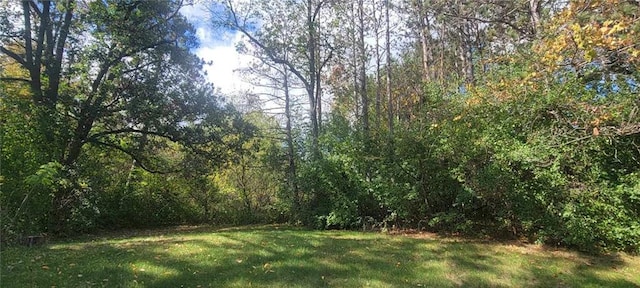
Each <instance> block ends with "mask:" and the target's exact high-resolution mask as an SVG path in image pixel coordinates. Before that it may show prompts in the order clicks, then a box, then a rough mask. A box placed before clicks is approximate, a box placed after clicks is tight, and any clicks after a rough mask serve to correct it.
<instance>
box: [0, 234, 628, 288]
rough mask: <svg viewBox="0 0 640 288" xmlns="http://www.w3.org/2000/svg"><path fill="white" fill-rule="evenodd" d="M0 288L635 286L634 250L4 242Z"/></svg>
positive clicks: (230, 239) (241, 237)
mask: <svg viewBox="0 0 640 288" xmlns="http://www.w3.org/2000/svg"><path fill="white" fill-rule="evenodd" d="M1 265H2V270H1V272H2V274H1V278H0V287H53V286H55V287H251V286H254V287H460V286H463V287H640V257H633V256H628V255H625V254H615V255H608V256H600V257H593V256H586V255H582V254H578V253H573V252H566V251H556V250H549V249H544V248H542V247H538V246H528V245H516V244H501V243H484V242H480V241H471V240H461V239H450V238H439V237H434V236H429V237H407V236H390V235H385V234H380V233H358V232H346V231H322V232H317V231H307V230H300V229H295V228H288V227H278V226H264V227H243V228H235V229H195V230H193V231H179V230H175V231H155V232H146V233H137V234H134V235H130V236H127V237H125V236H109V237H93V238H92V239H84V240H76V241H70V242H66V243H52V244H49V245H46V246H39V247H32V248H29V247H5V248H4V250H3V251H2V264H1Z"/></svg>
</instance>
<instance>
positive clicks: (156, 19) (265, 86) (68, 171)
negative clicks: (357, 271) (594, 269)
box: [0, 0, 640, 268]
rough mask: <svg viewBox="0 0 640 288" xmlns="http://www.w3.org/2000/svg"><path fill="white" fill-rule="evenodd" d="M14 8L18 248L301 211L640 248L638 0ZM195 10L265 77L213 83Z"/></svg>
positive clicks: (10, 188)
mask: <svg viewBox="0 0 640 288" xmlns="http://www.w3.org/2000/svg"><path fill="white" fill-rule="evenodd" d="M0 3H1V5H0V15H2V17H0V126H1V129H0V137H1V138H0V142H1V154H0V171H1V173H0V233H1V234H0V235H1V236H0V238H1V239H0V240H1V241H2V243H15V242H18V241H20V239H22V238H23V237H25V236H27V235H43V234H46V235H49V237H69V236H73V235H79V234H82V233H90V232H93V231H103V230H118V229H130V228H150V227H168V226H174V225H182V224H209V225H219V226H225V225H227V226H229V225H245V224H258V223H289V224H291V225H299V226H306V227H310V228H313V229H321V230H322V229H347V230H367V231H370V230H372V231H392V230H404V229H413V230H418V231H430V232H437V233H445V234H453V235H464V236H473V237H489V238H499V239H504V238H507V239H525V240H526V241H528V242H530V243H538V244H547V245H553V246H563V247H569V248H571V249H576V250H581V251H598V252H606V251H628V252H636V253H637V252H640V111H639V108H640V97H639V95H640V91H639V89H640V87H639V85H640V84H639V83H640V40H639V39H640V2H639V1H637V0H513V1H503V0H478V1H464V0H393V1H389V0H352V1H336V0H300V1H293V0H272V1H258V0H201V1H189V0H162V1H143V0H102V1H89V0H59V1H36V0H25V1H9V0H5V1H0ZM191 5H199V7H204V8H205V9H206V10H207V15H208V18H207V19H204V20H203V21H206V25H208V26H209V27H211V31H216V32H215V33H239V34H241V35H242V39H243V40H242V41H241V42H238V43H237V44H236V47H237V50H238V51H239V52H240V53H243V54H246V55H250V56H252V57H253V59H254V61H253V62H252V63H251V65H249V66H248V67H245V68H244V69H243V71H242V74H243V75H244V77H245V78H246V81H248V82H250V83H251V84H252V85H254V87H257V88H256V89H254V90H253V91H246V93H238V95H223V93H221V92H220V90H219V89H216V86H215V85H216V83H209V82H208V81H207V80H206V75H205V72H204V67H206V66H207V65H209V64H210V63H207V62H205V61H203V60H202V59H200V58H199V57H198V56H197V55H195V54H194V52H193V51H194V49H196V48H197V47H199V45H200V44H199V38H198V33H197V31H196V29H195V28H194V26H193V24H192V23H191V22H190V21H188V19H187V18H186V17H185V16H184V15H183V14H182V13H181V9H183V7H187V6H191ZM213 69H215V66H214V67H213ZM254 268H255V267H254Z"/></svg>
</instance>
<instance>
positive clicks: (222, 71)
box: [180, 2, 252, 95]
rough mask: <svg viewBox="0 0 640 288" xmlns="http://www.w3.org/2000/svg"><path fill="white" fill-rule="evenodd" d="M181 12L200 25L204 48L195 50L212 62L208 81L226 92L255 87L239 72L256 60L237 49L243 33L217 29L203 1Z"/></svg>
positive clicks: (207, 68) (229, 93)
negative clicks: (238, 70)
mask: <svg viewBox="0 0 640 288" xmlns="http://www.w3.org/2000/svg"><path fill="white" fill-rule="evenodd" d="M180 13H182V15H184V16H185V17H186V18H187V20H188V21H189V22H191V24H193V26H194V27H195V28H196V36H197V37H198V39H199V40H200V47H199V48H197V49H195V50H194V53H195V54H196V55H198V56H199V57H200V58H202V59H203V60H205V61H207V62H208V61H212V65H207V66H205V70H206V71H207V80H208V81H209V82H211V83H213V85H214V86H215V87H216V88H219V89H220V91H221V92H222V93H224V94H226V95H233V94H237V92H239V91H247V90H251V88H252V85H250V84H248V83H246V82H244V81H243V80H242V77H241V75H240V74H239V72H236V70H237V69H239V68H243V67H247V66H248V65H249V62H250V61H251V59H252V57H251V56H248V55H242V54H240V53H238V52H237V51H236V48H235V45H236V43H237V42H239V41H242V36H241V34H240V33H237V32H236V33H231V32H229V31H214V29H212V27H211V25H210V23H209V21H208V19H209V13H208V11H207V10H206V9H205V6H204V4H203V3H202V2H198V3H197V4H194V5H191V6H185V7H183V8H182V9H181V10H180Z"/></svg>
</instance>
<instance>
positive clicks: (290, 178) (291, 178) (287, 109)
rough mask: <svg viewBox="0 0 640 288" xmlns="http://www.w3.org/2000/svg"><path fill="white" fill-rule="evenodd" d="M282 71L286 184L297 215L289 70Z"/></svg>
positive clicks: (297, 193)
mask: <svg viewBox="0 0 640 288" xmlns="http://www.w3.org/2000/svg"><path fill="white" fill-rule="evenodd" d="M282 71H283V85H282V86H283V88H284V114H285V117H286V119H287V120H286V126H285V129H286V134H287V154H288V155H287V158H288V161H289V167H288V168H289V169H288V173H287V174H288V175H287V183H288V184H289V189H290V190H291V193H292V195H293V212H294V213H295V214H297V213H298V212H299V210H300V195H299V191H298V182H297V175H296V162H295V152H294V142H293V133H292V126H291V119H292V118H293V116H292V115H291V95H290V93H289V70H288V69H287V66H286V65H282Z"/></svg>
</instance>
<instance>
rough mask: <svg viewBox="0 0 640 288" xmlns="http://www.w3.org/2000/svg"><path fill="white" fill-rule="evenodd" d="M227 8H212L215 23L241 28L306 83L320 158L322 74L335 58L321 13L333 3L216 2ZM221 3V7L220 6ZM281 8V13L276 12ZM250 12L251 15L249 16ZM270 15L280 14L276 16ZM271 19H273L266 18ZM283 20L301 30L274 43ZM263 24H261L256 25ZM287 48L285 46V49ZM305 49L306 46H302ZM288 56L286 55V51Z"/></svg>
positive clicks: (314, 147)
mask: <svg viewBox="0 0 640 288" xmlns="http://www.w3.org/2000/svg"><path fill="white" fill-rule="evenodd" d="M212 5H214V7H222V10H223V11H219V10H216V9H212V11H211V12H212V14H213V15H212V16H213V18H214V22H218V23H217V24H222V25H225V26H226V27H228V28H231V29H234V30H237V31H240V32H241V33H242V34H244V35H245V36H246V37H247V38H248V40H249V41H250V42H251V43H252V44H253V45H255V46H256V47H258V48H259V49H260V51H262V52H263V53H264V54H265V55H266V56H267V57H268V58H269V59H271V61H273V62H274V63H277V64H282V65H285V66H287V68H288V69H289V71H290V72H291V73H292V74H293V75H294V76H295V77H296V78H297V79H298V80H299V81H300V82H301V83H302V84H303V86H304V89H305V91H306V93H307V98H308V100H309V118H310V121H311V138H312V153H313V154H314V157H319V156H320V155H319V150H318V137H319V135H320V129H321V125H322V84H323V83H322V74H323V71H324V70H325V68H326V67H327V65H328V63H329V61H330V60H331V58H332V57H333V46H332V45H331V43H330V41H329V39H327V38H323V37H321V36H322V33H321V30H320V28H321V27H322V22H321V17H320V16H321V13H322V10H323V9H325V8H327V7H328V5H329V2H328V1H324V0H307V1H304V2H295V3H293V2H286V1H285V2H278V1H274V2H268V3H266V2H263V3H261V5H258V3H238V1H233V0H227V1H223V2H222V3H215V2H214V3H212ZM220 5H221V6H220ZM274 11H278V12H279V13H278V14H274V13H273V12H274ZM247 15H249V16H247ZM269 15H277V17H278V19H274V17H271V18H270V16H269ZM264 20H269V21H264ZM283 21H292V22H293V23H296V25H289V26H290V27H299V28H300V30H295V31H291V32H292V33H293V34H292V35H290V37H289V39H287V40H288V41H286V42H284V43H279V42H273V39H271V38H270V37H269V36H270V35H271V34H272V33H275V31H277V30H279V29H281V27H282V22H283ZM256 23H260V27H256V26H257V24H256ZM282 48H284V49H282ZM301 48H302V49H301ZM285 52H286V55H287V57H285V54H283V53H285Z"/></svg>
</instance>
